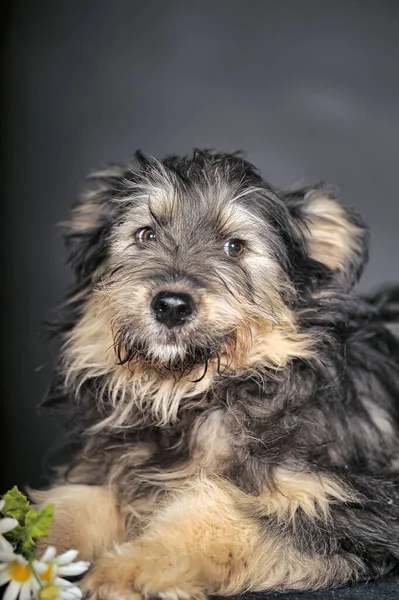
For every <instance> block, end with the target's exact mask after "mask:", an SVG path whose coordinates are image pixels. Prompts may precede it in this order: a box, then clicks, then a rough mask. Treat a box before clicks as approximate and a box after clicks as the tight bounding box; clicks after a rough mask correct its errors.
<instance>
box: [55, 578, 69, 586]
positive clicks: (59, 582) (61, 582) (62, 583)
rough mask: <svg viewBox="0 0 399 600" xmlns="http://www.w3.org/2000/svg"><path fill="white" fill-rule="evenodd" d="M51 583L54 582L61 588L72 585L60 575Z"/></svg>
mask: <svg viewBox="0 0 399 600" xmlns="http://www.w3.org/2000/svg"><path fill="white" fill-rule="evenodd" d="M53 583H54V585H57V586H58V587H63V588H66V587H73V583H71V582H70V581H68V580H67V579H63V578H62V577H56V578H55V581H54V582H53Z"/></svg>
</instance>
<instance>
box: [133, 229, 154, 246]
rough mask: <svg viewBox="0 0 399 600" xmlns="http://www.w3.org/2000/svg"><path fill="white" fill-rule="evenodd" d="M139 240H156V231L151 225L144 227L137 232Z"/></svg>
mask: <svg viewBox="0 0 399 600" xmlns="http://www.w3.org/2000/svg"><path fill="white" fill-rule="evenodd" d="M136 237H137V239H138V241H139V242H153V241H154V240H156V235H155V231H154V230H153V229H151V227H142V228H141V229H139V230H138V232H137V233H136Z"/></svg>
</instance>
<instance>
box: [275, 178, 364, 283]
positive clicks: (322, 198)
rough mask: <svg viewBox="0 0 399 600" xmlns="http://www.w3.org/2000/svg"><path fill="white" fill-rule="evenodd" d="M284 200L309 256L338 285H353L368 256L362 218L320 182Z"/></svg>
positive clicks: (289, 195)
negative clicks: (331, 276) (332, 277)
mask: <svg viewBox="0 0 399 600" xmlns="http://www.w3.org/2000/svg"><path fill="white" fill-rule="evenodd" d="M286 200H287V204H288V207H289V210H290V212H291V215H292V216H293V217H294V219H295V220H296V223H297V225H298V226H299V229H300V231H301V233H302V236H303V238H304V240H305V244H306V248H307V252H308V254H309V256H310V257H311V258H312V259H313V260H315V261H317V262H318V263H321V264H323V265H324V266H326V267H328V268H329V269H330V270H331V271H332V273H333V276H334V278H335V280H336V281H337V282H338V283H339V284H340V285H343V286H344V287H347V288H348V287H352V286H353V285H354V284H355V283H356V281H357V280H358V279H359V277H360V275H361V273H362V270H363V267H364V265H365V263H366V262H367V258H368V245H369V232H368V228H367V227H366V225H365V223H364V222H363V220H362V219H361V218H360V217H359V215H357V214H356V212H355V211H354V210H352V209H350V208H347V207H346V206H343V205H342V204H341V203H340V202H339V201H338V200H337V198H336V197H334V196H333V194H332V193H331V192H330V191H329V190H327V189H326V188H325V187H322V186H320V187H318V188H317V189H309V188H307V189H304V190H301V191H298V192H295V193H290V194H287V196H286Z"/></svg>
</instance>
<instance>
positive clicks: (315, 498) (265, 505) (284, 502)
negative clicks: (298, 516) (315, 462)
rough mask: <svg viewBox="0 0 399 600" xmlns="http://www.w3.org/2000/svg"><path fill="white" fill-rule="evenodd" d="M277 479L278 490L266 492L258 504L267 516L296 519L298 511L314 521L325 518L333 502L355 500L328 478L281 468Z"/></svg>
mask: <svg viewBox="0 0 399 600" xmlns="http://www.w3.org/2000/svg"><path fill="white" fill-rule="evenodd" d="M274 478H275V482H276V488H275V489H273V490H269V489H268V490H265V491H264V492H263V494H261V496H260V498H259V501H260V505H261V506H262V510H264V511H265V514H275V515H277V516H278V517H279V518H281V519H287V518H288V519H294V518H295V513H296V512H297V510H298V509H302V510H303V512H304V513H305V514H306V515H308V516H309V517H310V518H312V519H315V518H316V519H317V518H323V519H326V518H327V517H328V516H329V513H330V505H331V504H332V503H336V502H349V501H351V500H352V501H353V500H354V497H353V495H351V494H350V493H349V491H348V490H345V489H344V488H343V487H342V485H340V484H339V483H338V481H336V480H334V479H333V478H332V477H327V476H326V475H315V474H310V473H298V472H291V471H287V470H285V469H279V470H278V471H277V472H276V473H275V474H274Z"/></svg>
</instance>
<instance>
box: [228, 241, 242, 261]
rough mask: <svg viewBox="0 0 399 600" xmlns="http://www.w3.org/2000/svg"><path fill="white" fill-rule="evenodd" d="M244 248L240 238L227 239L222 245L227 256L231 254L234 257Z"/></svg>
mask: <svg viewBox="0 0 399 600" xmlns="http://www.w3.org/2000/svg"><path fill="white" fill-rule="evenodd" d="M244 250H245V244H244V242H243V241H242V240H238V239H233V240H229V241H228V242H226V243H225V245H224V251H225V252H226V254H228V255H229V256H233V257H234V258H235V257H236V256H240V254H242V253H243V252H244Z"/></svg>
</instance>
